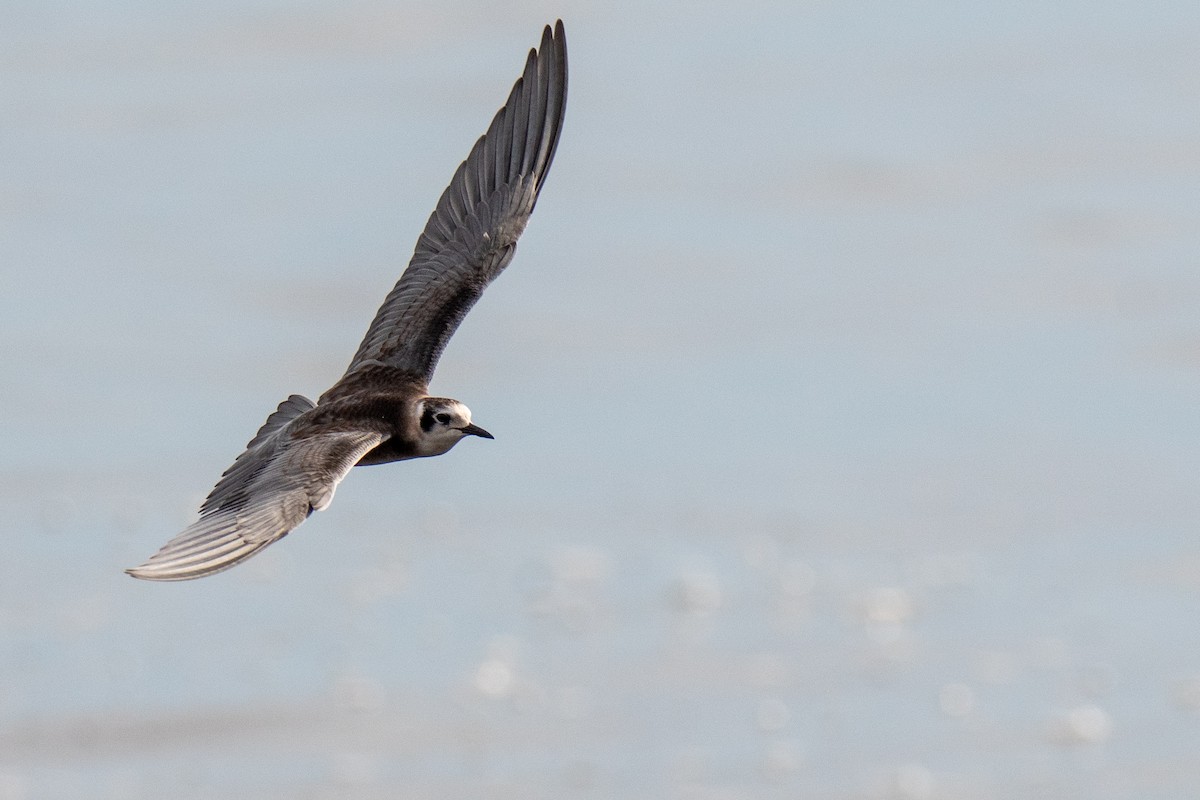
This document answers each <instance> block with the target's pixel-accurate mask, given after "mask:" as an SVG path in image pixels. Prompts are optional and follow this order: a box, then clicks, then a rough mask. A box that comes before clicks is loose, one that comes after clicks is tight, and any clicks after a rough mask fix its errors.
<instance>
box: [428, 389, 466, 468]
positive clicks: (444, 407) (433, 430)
mask: <svg viewBox="0 0 1200 800" xmlns="http://www.w3.org/2000/svg"><path fill="white" fill-rule="evenodd" d="M416 411H417V419H418V421H419V423H420V426H419V427H420V431H421V434H420V438H419V440H418V444H417V449H418V450H419V451H420V454H421V455H423V456H436V455H441V454H442V453H444V452H446V451H447V450H449V449H450V448H451V447H453V446H454V445H456V444H458V442H459V441H460V440H461V439H462V438H463V436H465V434H464V433H463V432H462V428H464V427H466V426H467V425H470V424H471V409H469V408H467V407H466V406H465V405H463V404H462V403H460V402H458V401H457V400H451V399H449V398H440V397H432V398H429V397H427V398H425V399H424V400H422V401H421V402H419V403H417V407H416Z"/></svg>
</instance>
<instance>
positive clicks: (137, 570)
mask: <svg viewBox="0 0 1200 800" xmlns="http://www.w3.org/2000/svg"><path fill="white" fill-rule="evenodd" d="M566 100H567V44H566V39H565V37H564V34H563V25H562V21H561V20H559V21H558V22H557V23H556V24H555V26H554V29H553V30H551V28H550V26H548V25H547V26H546V28H545V30H544V31H543V32H542V41H541V44H540V45H539V46H538V48H537V49H535V50H530V51H529V57H528V58H527V59H526V61H525V71H524V73H523V74H522V75H521V77H520V78H518V79H517V82H516V84H514V85H513V88H512V91H511V92H510V93H509V95H508V101H507V102H506V103H505V104H504V107H503V108H501V109H500V110H499V111H498V112H496V116H495V117H494V118H493V119H492V124H491V125H490V126H488V129H487V133H485V134H484V135H483V136H482V137H480V139H479V140H478V141H476V142H475V146H474V147H472V148H471V153H470V155H468V156H467V160H466V161H464V162H463V163H462V164H460V165H459V167H458V170H457V171H456V172H455V173H454V178H453V179H452V180H451V181H450V185H449V186H447V187H446V190H445V191H444V192H443V193H442V196H441V199H439V200H438V204H437V208H435V209H434V211H433V214H431V215H430V217H429V222H428V223H426V225H425V230H424V232H422V233H421V236H420V238H419V239H418V240H417V246H416V251H415V252H414V253H413V257H412V260H411V261H410V262H409V263H408V268H407V269H406V270H404V273H403V274H402V275H401V276H400V280H399V281H397V282H396V285H395V287H394V288H393V289H392V291H391V292H390V293H389V294H388V296H387V298H386V299H385V300H384V301H383V305H382V306H381V307H380V309H379V311H378V312H377V313H376V314H375V319H374V320H373V321H372V322H371V325H370V327H369V328H367V334H366V336H365V337H363V341H362V344H360V345H359V346H358V352H356V353H355V354H354V357H353V358H352V359H351V360H350V366H349V367H348V368H347V369H346V373H345V374H344V375H343V376H342V377H341V379H340V380H338V382H337V383H335V384H334V385H333V386H332V387H330V388H329V390H328V391H326V392H325V393H324V394H322V395H321V396H320V398H318V399H317V402H316V403H313V402H312V401H311V400H309V399H307V398H305V397H301V396H300V395H295V394H294V395H292V396H291V397H289V398H288V399H287V400H284V401H283V402H282V403H280V404H279V407H278V408H277V409H276V410H275V412H274V413H273V414H271V415H270V416H269V417H267V421H266V422H265V423H263V426H262V427H261V428H260V429H259V431H258V433H257V434H255V436H254V438H253V439H251V440H250V443H249V444H247V445H246V450H245V452H243V453H242V454H241V455H240V456H238V457H237V460H235V461H234V462H233V466H231V467H230V468H229V469H227V470H225V473H224V474H223V475H222V476H221V479H220V480H219V481H218V482H217V485H216V486H215V487H214V488H213V490H212V492H210V493H209V495H208V498H207V499H205V501H204V503H203V505H201V506H200V518H199V519H198V520H196V521H195V522H194V523H192V524H191V525H189V526H188V527H187V528H185V529H184V531H183V532H182V533H180V534H179V535H178V536H176V537H175V538H174V539H172V540H171V541H169V542H167V543H166V545H164V546H163V548H162V549H161V550H159V551H158V552H157V553H155V554H154V555H153V556H151V557H150V558H149V559H148V560H147V561H146V563H144V564H142V565H141V566H137V567H133V568H131V569H128V570H126V572H128V573H129V574H130V575H132V576H133V577H135V578H143V579H145V580H152V581H181V580H189V579H191V578H200V577H203V576H205V575H211V574H213V573H215V572H220V571H221V570H225V569H228V568H229V567H232V566H233V565H234V564H237V563H238V562H240V561H244V560H245V559H247V558H249V557H250V556H252V555H254V554H255V553H257V552H258V551H259V550H262V549H263V548H264V547H266V546H267V545H269V544H271V543H272V542H275V541H278V540H279V539H281V538H283V537H284V536H286V535H287V534H288V533H289V532H291V531H292V530H293V529H294V528H295V527H296V526H298V525H299V524H300V523H302V522H304V520H305V519H307V518H308V516H309V515H310V514H312V512H313V511H320V510H321V509H323V508H325V507H326V506H328V505H329V503H330V501H332V500H333V493H334V490H335V489H336V488H337V485H338V483H339V482H340V481H341V480H342V479H343V478H344V477H346V473H348V472H349V471H350V468H351V467H354V466H363V465H368V464H385V463H387V462H390V461H401V460H404V459H408V458H421V457H424V456H436V455H441V454H442V453H445V452H446V451H448V450H449V449H450V448H452V447H454V445H456V444H458V442H459V441H460V440H461V439H463V438H464V437H466V436H482V437H483V438H485V439H491V438H492V435H491V434H490V433H488V432H487V431H485V430H484V429H483V428H481V427H479V426H478V425H476V424H474V423H473V422H471V412H470V410H469V409H468V408H467V407H466V406H465V405H463V404H462V403H460V402H459V401H457V400H452V399H450V398H447V397H431V396H430V395H429V381H430V379H431V378H432V377H433V371H434V368H435V367H436V366H437V362H438V358H439V357H440V356H441V354H442V351H443V350H444V349H445V347H446V343H447V342H448V341H449V340H450V337H451V336H452V335H453V334H454V331H455V329H456V328H457V327H458V324H459V323H460V322H462V319H463V317H464V316H465V315H466V313H467V311H468V310H470V308H471V306H473V305H474V304H475V301H476V300H478V299H479V296H480V295H481V294H482V293H483V290H484V289H485V288H486V287H487V285H488V284H489V283H491V282H492V281H493V280H494V279H495V278H496V276H497V275H499V274H500V273H501V272H502V271H503V270H504V268H505V267H506V266H508V263H509V262H510V261H511V260H512V257H513V252H514V250H515V249H516V245H517V239H518V237H520V235H521V232H522V231H523V230H524V229H525V224H526V223H527V222H528V221H529V216H530V214H532V213H533V207H534V205H535V204H536V203H537V199H538V193H539V192H540V191H541V189H542V184H543V183H544V182H545V180H546V173H547V172H548V171H549V170H550V162H551V161H553V160H554V151H555V148H556V147H557V146H558V136H559V131H560V130H561V128H562V122H563V114H564V112H565V109H566Z"/></svg>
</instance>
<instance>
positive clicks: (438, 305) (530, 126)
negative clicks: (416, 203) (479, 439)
mask: <svg viewBox="0 0 1200 800" xmlns="http://www.w3.org/2000/svg"><path fill="white" fill-rule="evenodd" d="M566 99H567V44H566V39H565V38H564V34H563V26H562V21H561V20H560V21H559V22H558V23H557V24H556V25H555V26H554V30H553V32H551V30H550V26H546V29H545V31H544V32H543V33H542V41H541V45H540V46H539V47H538V49H537V50H530V51H529V57H528V59H527V60H526V62H525V72H524V74H523V75H522V76H521V77H520V78H519V79H518V80H517V82H516V84H515V85H514V86H513V88H512V92H511V93H510V94H509V96H508V102H506V103H505V104H504V107H503V108H501V109H500V110H499V111H498V112H497V113H496V116H495V117H494V118H493V119H492V124H491V126H490V127H489V128H488V130H487V133H486V134H484V135H483V136H482V137H481V138H480V139H479V140H478V141H477V142H475V146H474V147H473V148H472V149H471V153H470V155H468V156H467V160H466V161H464V162H463V163H462V164H460V165H459V167H458V171H457V172H455V173H454V178H453V180H451V181H450V185H449V186H448V187H446V191H445V192H443V193H442V197H441V199H440V200H439V201H438V204H437V208H436V209H435V210H434V212H433V214H432V215H431V216H430V217H429V222H428V223H426V225H425V231H424V233H422V234H421V237H420V239H418V241H417V247H416V252H414V253H413V257H412V261H410V262H409V264H408V269H406V270H405V271H404V274H403V275H401V276H400V280H399V281H398V282H397V283H396V286H395V287H394V288H393V289H392V291H391V293H390V294H388V296H387V299H386V300H384V302H383V305H382V306H381V307H380V309H379V311H378V312H377V313H376V315H375V319H374V321H373V322H372V323H371V327H370V328H368V329H367V335H366V337H364V339H363V341H362V344H361V345H359V348H358V352H357V353H355V354H354V358H353V359H352V360H351V361H350V367H349V368H348V369H347V370H346V375H347V376H348V375H350V374H351V373H353V372H354V371H355V370H357V369H359V368H360V367H363V366H370V365H385V366H388V367H393V368H396V369H398V370H400V371H403V372H408V373H410V374H411V375H413V376H414V377H417V378H419V379H421V380H422V381H424V382H425V383H428V382H429V380H430V379H431V378H432V376H433V370H434V367H435V366H436V365H437V361H438V358H439V357H440V356H441V354H442V351H443V350H444V349H445V347H446V343H447V342H448V341H449V340H450V337H451V335H453V333H454V331H455V329H456V328H458V324H459V323H460V322H461V321H462V318H463V317H464V316H465V315H466V313H467V311H468V310H469V309H470V308H471V306H473V305H474V304H475V301H476V300H478V299H479V296H480V295H481V294H482V293H483V290H484V289H485V288H486V287H487V285H488V284H489V283H491V281H492V280H493V279H495V277H496V276H497V275H499V274H500V272H501V271H502V270H503V269H504V267H506V266H507V265H508V262H509V261H510V260H511V259H512V256H513V250H514V248H515V247H516V243H517V238H518V237H519V236H520V235H521V232H522V231H523V230H524V229H525V223H526V222H527V221H528V220H529V215H530V214H531V213H532V212H533V207H534V204H535V203H536V202H537V198H538V192H539V191H541V188H542V184H543V182H544V181H545V179H546V173H547V171H548V170H549V169H550V162H551V161H553V159H554V150H555V148H556V147H557V146H558V134H559V130H560V129H561V127H562V121H563V113H564V111H565V109H566Z"/></svg>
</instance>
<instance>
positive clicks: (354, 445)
mask: <svg viewBox="0 0 1200 800" xmlns="http://www.w3.org/2000/svg"><path fill="white" fill-rule="evenodd" d="M299 401H303V403H301V402H299ZM289 404H290V405H289ZM305 404H307V405H308V406H310V407H311V403H310V402H309V401H307V400H304V398H299V399H298V400H297V399H296V396H293V398H289V399H288V400H285V401H284V403H283V404H281V405H280V407H279V410H278V411H276V412H275V414H273V415H271V417H270V418H268V420H267V423H266V424H265V425H263V428H262V430H261V431H259V433H258V435H257V436H255V437H254V439H253V440H251V447H250V449H248V450H246V451H245V452H244V453H242V454H241V455H240V456H238V458H237V460H236V461H235V462H234V463H233V466H231V467H230V468H229V469H228V470H226V471H225V474H224V476H222V478H221V480H220V481H219V482H218V483H217V485H216V487H215V488H214V489H213V491H212V493H211V494H209V496H208V499H207V500H205V501H204V505H203V506H202V507H201V509H200V519H198V520H196V522H194V523H192V524H191V525H189V526H188V527H187V528H185V529H184V531H183V532H182V533H180V534H179V535H178V536H176V537H175V538H174V539H172V540H171V541H169V542H167V543H166V545H164V546H163V548H162V549H161V550H159V551H158V552H157V553H155V554H154V555H153V556H151V557H150V559H149V560H148V561H146V563H145V564H142V565H141V566H138V567H133V568H132V569H128V570H126V572H128V573H129V574H130V575H132V576H133V577H135V578H143V579H145V580H151V581H183V580H189V579H191V578H200V577H203V576H205V575H211V574H213V573H214V572H220V571H221V570H225V569H229V568H230V567H232V566H233V565H234V564H237V563H238V562H239V561H243V560H245V559H247V558H249V557H250V556H252V555H254V554H255V553H257V552H258V551H259V550H261V549H263V548H264V547H266V546H267V545H269V544H271V543H272V542H274V541H277V540H279V539H282V538H283V537H284V536H286V535H287V534H288V533H290V532H291V531H292V530H293V529H294V528H295V527H296V526H297V525H299V524H300V523H302V522H304V520H306V519H307V518H308V516H309V514H311V513H312V512H313V511H319V510H321V509H323V508H325V507H326V506H328V505H329V503H330V501H332V500H333V493H334V490H335V489H336V488H337V485H338V483H339V482H341V480H342V478H344V477H345V476H346V473H347V472H349V471H350V468H351V467H353V466H354V465H355V464H356V463H358V460H359V459H360V458H362V457H363V455H365V454H366V453H367V451H369V450H370V449H371V448H373V447H375V446H376V445H378V444H379V443H380V442H382V441H383V439H384V436H383V434H381V433H376V432H368V431H339V432H334V433H321V434H317V435H314V436H310V437H307V438H301V439H293V438H291V437H290V436H289V435H288V430H289V426H288V425H287V423H288V422H290V421H291V418H292V417H286V414H292V415H293V417H294V416H295V414H296V413H303V411H304V410H307V409H304V408H303V406H304V405H305ZM279 415H285V417H286V418H284V419H282V421H281V419H280V417H279ZM272 421H274V422H275V423H276V424H275V426H274V428H271V425H272Z"/></svg>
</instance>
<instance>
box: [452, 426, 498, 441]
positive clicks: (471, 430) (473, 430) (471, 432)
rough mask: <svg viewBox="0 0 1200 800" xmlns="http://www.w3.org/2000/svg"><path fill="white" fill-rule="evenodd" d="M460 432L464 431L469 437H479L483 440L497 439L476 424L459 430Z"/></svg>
mask: <svg viewBox="0 0 1200 800" xmlns="http://www.w3.org/2000/svg"><path fill="white" fill-rule="evenodd" d="M459 430H460V431H462V432H463V433H464V434H465V435H467V436H479V437H480V438H483V439H495V438H496V437H495V436H492V435H491V434H490V433H488V432H487V431H485V430H484V429H483V428H481V427H479V426H478V425H475V424H471V425H467V426H466V427H463V428H459Z"/></svg>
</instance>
